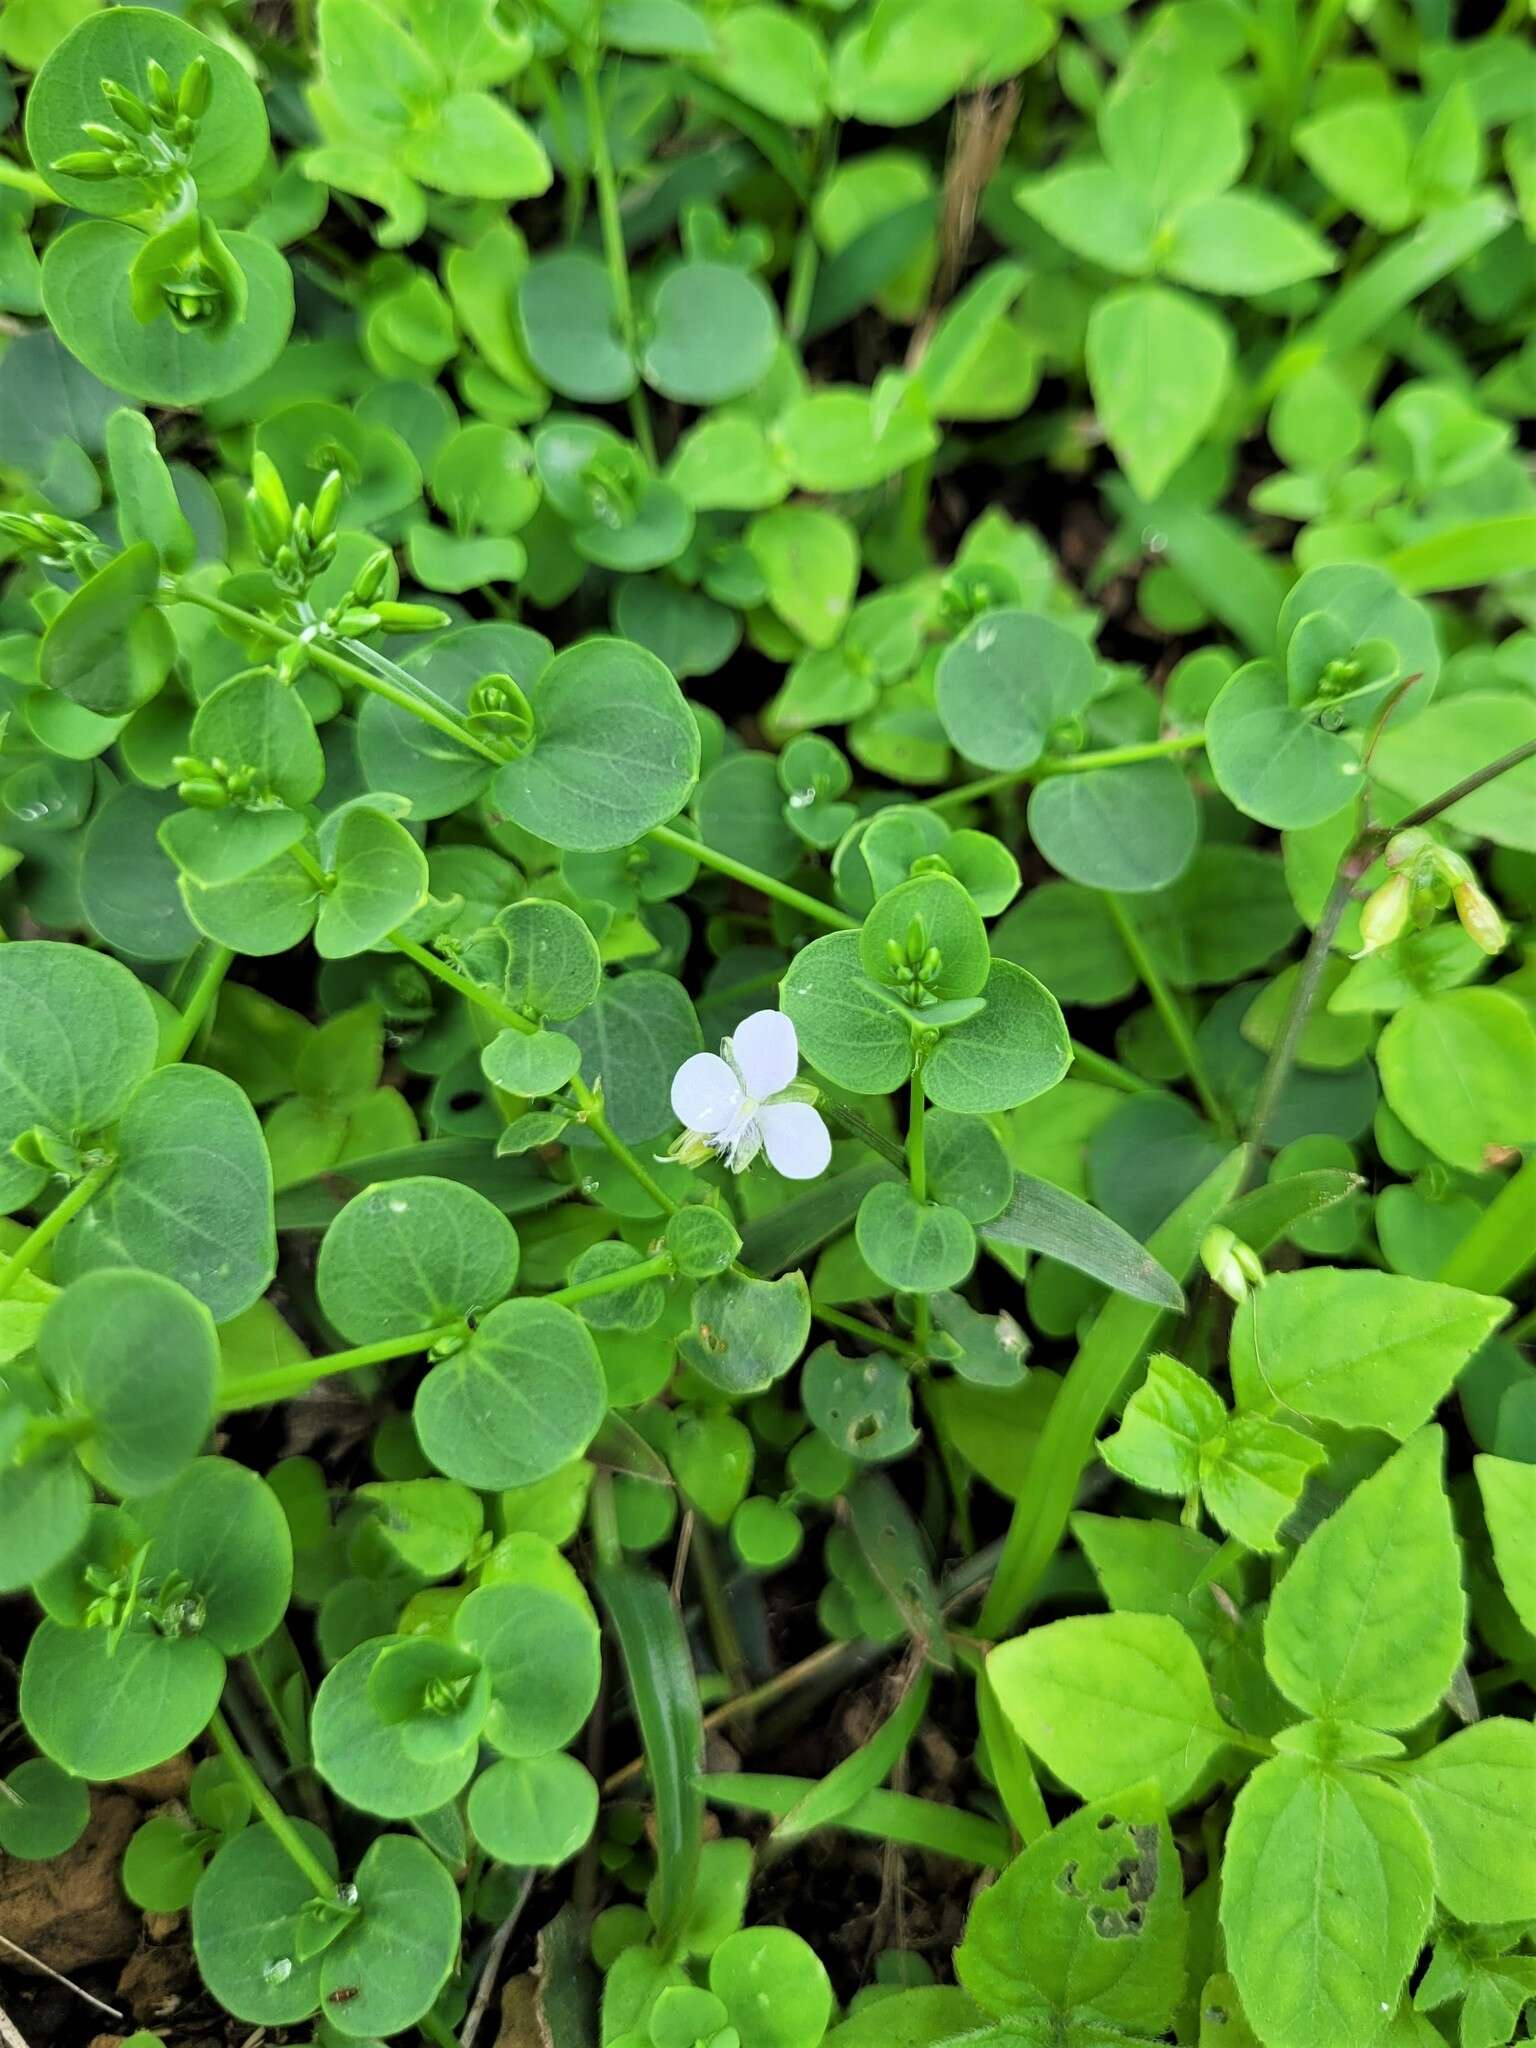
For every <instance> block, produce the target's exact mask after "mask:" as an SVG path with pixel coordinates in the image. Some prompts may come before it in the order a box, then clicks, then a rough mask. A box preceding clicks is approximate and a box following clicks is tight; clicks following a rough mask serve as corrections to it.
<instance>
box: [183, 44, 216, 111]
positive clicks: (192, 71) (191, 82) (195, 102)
mask: <svg viewBox="0 0 1536 2048" xmlns="http://www.w3.org/2000/svg"><path fill="white" fill-rule="evenodd" d="M212 92H213V73H212V72H211V71H210V70H209V68H208V59H207V58H206V57H194V58H193V59H192V62H191V63H190V64H189V65H188V66H187V68H186V70H185V71H183V73H182V74H181V84H180V85H179V86H178V87H177V88H176V111H177V113H178V114H183V115H185V116H186V118H187V119H188V120H191V121H195V120H197V119H198V118H199V116H201V115H203V114H205V113H207V111H208V101H209V97H210V95H211V94H212Z"/></svg>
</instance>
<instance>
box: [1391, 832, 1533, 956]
mask: <svg viewBox="0 0 1536 2048" xmlns="http://www.w3.org/2000/svg"><path fill="white" fill-rule="evenodd" d="M1385 858H1386V863H1387V867H1388V869H1389V871H1390V872H1389V873H1388V875H1387V879H1386V880H1385V881H1384V882H1383V883H1382V885H1381V887H1380V888H1379V889H1377V890H1376V891H1374V893H1373V894H1372V895H1371V896H1370V897H1369V898H1367V900H1366V903H1365V906H1364V908H1363V909H1362V911H1361V913H1360V951H1359V952H1358V953H1357V954H1356V955H1355V958H1356V959H1357V960H1358V959H1362V958H1364V956H1365V955H1366V954H1367V953H1377V952H1380V950H1381V948H1382V947H1383V946H1389V945H1391V943H1392V941H1393V940H1394V939H1398V938H1401V937H1402V935H1403V934H1404V933H1405V932H1407V931H1423V930H1425V929H1426V928H1427V927H1428V926H1429V925H1430V924H1432V923H1433V922H1434V920H1435V918H1436V917H1437V916H1438V915H1439V913H1440V912H1441V911H1443V910H1444V909H1445V908H1446V906H1447V905H1448V904H1453V905H1454V906H1455V910H1456V915H1457V917H1458V919H1459V920H1460V922H1461V928H1462V930H1463V931H1464V932H1465V933H1466V934H1467V937H1468V938H1469V939H1471V940H1472V942H1473V944H1474V945H1476V946H1478V947H1480V948H1481V949H1482V951H1483V952H1485V953H1488V954H1494V953H1501V952H1502V951H1503V950H1504V947H1505V946H1506V945H1507V944H1508V942H1509V931H1508V928H1507V927H1506V925H1505V923H1504V920H1503V918H1502V917H1501V916H1500V915H1499V912H1498V910H1497V908H1496V907H1495V905H1494V903H1493V901H1492V899H1491V898H1490V897H1489V896H1488V895H1487V894H1486V893H1485V891H1484V890H1483V888H1482V887H1481V885H1480V884H1479V882H1478V879H1477V876H1476V874H1475V873H1474V872H1473V869H1472V867H1471V864H1470V863H1469V862H1468V861H1466V860H1465V859H1464V858H1463V857H1462V855H1461V854H1459V853H1454V852H1452V850H1451V848H1450V847H1448V846H1442V845H1441V844H1440V843H1439V841H1438V840H1436V839H1434V838H1432V837H1431V835H1430V834H1429V833H1428V832H1425V831H1423V830H1421V829H1419V828H1418V827H1414V828H1413V829H1411V830H1409V831H1407V832H1399V833H1398V834H1397V835H1396V836H1395V837H1394V838H1392V839H1390V840H1388V842H1387V850H1386V856H1385Z"/></svg>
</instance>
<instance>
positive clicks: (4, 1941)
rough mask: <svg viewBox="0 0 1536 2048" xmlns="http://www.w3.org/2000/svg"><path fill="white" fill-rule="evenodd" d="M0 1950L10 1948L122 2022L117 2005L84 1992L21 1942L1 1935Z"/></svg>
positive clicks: (35, 1968)
mask: <svg viewBox="0 0 1536 2048" xmlns="http://www.w3.org/2000/svg"><path fill="white" fill-rule="evenodd" d="M0 1948H8V1949H9V1950H10V1952H11V1954H12V1955H13V1956H20V1957H21V1959H22V1961H23V1962H27V1963H30V1964H31V1965H32V1967H33V1969H34V1970H41V1971H42V1973H43V1975H44V1976H45V1977H51V1978H52V1979H53V1981H54V1983H55V1984H62V1985H63V1986H64V1989H65V1990H66V1991H73V1993H74V1994H75V1996H76V1998H83V1999H84V2000H85V2003H86V2004H87V2005H93V2006H95V2008H96V2010H97V2011H98V2012H104V2013H105V2014H106V2015H107V2017H108V2018H109V2019H114V2020H120V2019H121V2018H122V2017H123V2015H122V2014H121V2013H120V2012H119V2011H118V2009H117V2007H116V2006H115V2005H108V2004H107V2001H106V2000H105V1999H104V1998H97V1997H96V1995H95V1994H94V1992H90V1991H82V1990H81V1988H80V1986H79V1985H78V1984H77V1983H75V1981H74V1979H73V1978H71V1977H63V1976H60V1974H59V1972H58V1971H57V1970H55V1969H54V1968H53V1967H52V1966H51V1964H48V1963H45V1962H44V1961H43V1959H42V1957H41V1956H35V1955H33V1954H31V1952H30V1951H29V1950H27V1949H24V1948H23V1947H22V1945H21V1943H20V1942H19V1941H12V1940H11V1938H10V1936H9V1935H8V1934H0Z"/></svg>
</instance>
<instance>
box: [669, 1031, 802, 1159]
mask: <svg viewBox="0 0 1536 2048" xmlns="http://www.w3.org/2000/svg"><path fill="white" fill-rule="evenodd" d="M799 1065H800V1047H799V1044H798V1042H797V1040H796V1038H795V1027H794V1025H793V1024H791V1023H790V1021H789V1019H788V1018H787V1017H786V1016H784V1015H783V1014H782V1013H781V1012H780V1011H778V1010H758V1011H755V1012H754V1013H753V1015H752V1016H750V1017H746V1018H744V1019H743V1020H742V1022H741V1024H740V1025H739V1026H738V1027H737V1029H736V1033H735V1035H734V1037H731V1038H726V1039H722V1040H721V1043H720V1052H719V1056H718V1057H717V1056H716V1055H715V1054H714V1053H712V1052H696V1053H694V1054H693V1056H692V1057H691V1058H690V1059H686V1060H684V1061H683V1064H682V1065H681V1066H680V1067H679V1068H678V1070H677V1072H676V1073H675V1074H674V1075H673V1076H672V1111H673V1114H674V1115H675V1116H676V1118H677V1120H678V1122H679V1123H680V1124H682V1125H683V1127H684V1129H683V1135H682V1137H681V1138H679V1139H678V1141H677V1143H676V1144H675V1145H674V1146H673V1147H672V1156H673V1157H674V1158H677V1159H681V1160H682V1161H683V1162H684V1164H685V1165H689V1166H696V1165H697V1164H698V1163H699V1161H700V1160H702V1159H705V1158H707V1157H708V1156H709V1154H710V1153H711V1152H715V1153H718V1154H719V1156H720V1157H721V1158H722V1159H723V1160H724V1161H725V1163H726V1165H727V1166H728V1167H729V1168H730V1169H731V1171H732V1173H743V1172H745V1170H746V1169H747V1167H749V1166H750V1165H751V1164H752V1162H753V1160H754V1159H755V1158H756V1157H757V1155H758V1153H759V1152H763V1151H766V1152H767V1154H768V1158H769V1162H770V1164H771V1165H773V1166H775V1167H777V1168H778V1170H779V1172H780V1173H782V1174H783V1175H784V1177H785V1179H786V1180H814V1179H815V1178H816V1176H817V1174H818V1173H825V1171H826V1169H827V1162H828V1161H829V1160H830V1159H831V1157H832V1139H831V1137H830V1135H829V1134H828V1131H827V1127H826V1125H825V1124H824V1123H823V1122H822V1120H821V1117H820V1115H819V1114H818V1113H817V1111H816V1110H815V1109H813V1108H812V1106H811V1098H812V1097H813V1096H814V1090H811V1089H808V1088H798V1087H796V1085H795V1074H796V1072H797V1070H798V1068H799Z"/></svg>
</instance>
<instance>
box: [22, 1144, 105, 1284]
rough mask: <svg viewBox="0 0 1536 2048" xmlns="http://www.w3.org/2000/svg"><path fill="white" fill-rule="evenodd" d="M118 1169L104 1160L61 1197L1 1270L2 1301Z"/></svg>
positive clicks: (36, 1224)
mask: <svg viewBox="0 0 1536 2048" xmlns="http://www.w3.org/2000/svg"><path fill="white" fill-rule="evenodd" d="M116 1168H117V1161H116V1160H115V1159H103V1160H102V1161H101V1162H100V1163H99V1164H98V1165H96V1166H93V1167H92V1168H91V1170H90V1172H89V1173H88V1174H86V1175H85V1176H84V1177H83V1178H82V1179H80V1180H77V1181H76V1182H75V1184H74V1186H73V1187H72V1188H70V1189H69V1190H68V1191H67V1192H66V1193H65V1194H63V1195H61V1196H60V1197H59V1199H58V1201H57V1202H55V1203H54V1205H53V1207H52V1208H51V1209H50V1210H49V1211H48V1214H47V1215H46V1216H45V1217H44V1218H43V1220H42V1221H41V1223H35V1224H34V1225H33V1226H32V1228H31V1230H29V1231H28V1232H27V1235H26V1236H25V1237H24V1238H23V1239H22V1241H21V1243H20V1244H19V1245H17V1247H16V1249H15V1251H13V1252H12V1253H11V1256H10V1257H9V1258H8V1259H7V1260H6V1262H5V1264H4V1265H3V1266H0V1301H3V1300H4V1298H5V1296H6V1295H8V1294H9V1293H10V1291H11V1289H12V1288H13V1287H14V1286H15V1285H16V1282H17V1281H18V1280H19V1279H20V1278H21V1276H22V1274H23V1273H26V1272H29V1271H30V1270H31V1268H32V1267H33V1266H35V1265H36V1263H37V1261H38V1259H39V1258H41V1256H42V1254H43V1253H44V1252H45V1251H46V1250H47V1249H48V1247H49V1245H51V1244H52V1243H53V1240H54V1239H55V1238H56V1237H57V1236H58V1234H59V1232H60V1231H61V1230H62V1229H63V1228H64V1226H65V1224H66V1223H68V1222H69V1221H70V1220H71V1218H73V1217H75V1216H78V1215H79V1214H80V1211H81V1210H82V1209H83V1208H84V1207H85V1205H86V1203H87V1202H89V1201H90V1199H91V1197H92V1196H93V1195H95V1194H96V1193H97V1191H98V1190H99V1189H101V1188H104V1187H105V1186H106V1184H107V1182H108V1181H109V1180H110V1179H111V1178H112V1175H113V1173H114V1172H115V1170H116Z"/></svg>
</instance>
